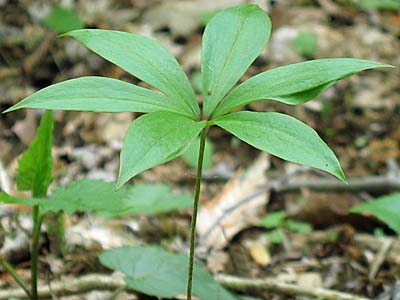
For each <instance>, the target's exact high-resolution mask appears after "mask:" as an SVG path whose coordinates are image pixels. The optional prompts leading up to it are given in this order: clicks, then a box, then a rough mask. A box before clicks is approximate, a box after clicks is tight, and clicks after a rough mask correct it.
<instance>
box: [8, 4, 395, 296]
mask: <svg viewBox="0 0 400 300" xmlns="http://www.w3.org/2000/svg"><path fill="white" fill-rule="evenodd" d="M270 32H271V22H270V19H269V17H268V15H267V14H266V13H265V12H264V11H263V10H261V9H260V8H259V7H258V6H256V5H240V6H237V7H233V8H229V9H226V10H223V11H220V12H218V13H217V14H216V15H215V16H214V17H213V18H212V19H211V20H210V21H209V22H208V24H207V26H206V28H205V32H204V35H203V42H202V89H203V105H202V107H201V108H200V107H199V105H198V103H197V100H196V97H195V94H194V92H193V89H192V87H191V85H190V83H189V80H188V78H187V77H186V75H185V73H184V72H183V71H182V69H181V68H180V66H179V64H178V63H177V61H176V60H175V58H174V57H172V56H171V55H170V54H169V53H168V51H167V50H166V49H165V48H164V47H162V46H160V45H159V44H158V43H156V42H155V41H153V40H151V39H149V38H147V37H144V36H140V35H137V34H131V33H127V32H120V31H112V30H99V29H82V30H75V31H71V32H69V33H66V34H65V35H64V36H70V37H73V38H75V39H77V40H79V41H80V42H82V43H83V44H84V45H85V46H87V47H88V48H89V49H91V50H92V51H94V52H95V53H97V54H99V55H100V56H102V57H103V58H105V59H107V60H109V61H110V62H112V63H114V64H116V65H117V66H119V67H121V68H122V69H124V70H125V71H127V72H128V73H130V74H132V75H133V76H135V77H137V78H139V79H140V80H142V81H144V82H146V83H148V84H149V85H150V86H152V87H154V88H155V89H156V90H157V91H154V90H151V89H147V88H143V87H139V86H136V85H133V84H130V83H126V82H122V81H119V80H116V79H111V78H104V77H96V76H88V77H81V78H76V79H71V80H67V81H64V82H60V83H57V84H54V85H52V86H49V87H47V88H45V89H42V90H40V91H38V92H36V93H34V94H33V95H31V96H29V97H27V98H25V99H24V100H22V101H21V102H19V103H18V104H16V105H14V106H13V107H11V108H9V109H8V110H7V111H6V112H10V111H14V110H17V109H21V108H41V109H49V110H54V109H64V110H80V111H94V112H141V113H146V114H144V115H142V116H140V117H139V118H137V119H136V120H135V121H134V122H133V123H132V125H131V126H130V127H129V129H128V131H127V133H126V136H125V139H124V142H123V146H122V151H121V156H120V157H121V159H120V161H121V163H120V171H119V177H118V182H117V185H116V186H117V188H121V187H122V186H123V185H124V184H125V183H126V182H127V181H129V180H130V179H131V178H132V177H134V176H136V175H137V174H139V173H141V172H143V171H144V170H147V169H149V168H152V167H154V166H156V165H158V164H161V163H165V162H167V161H170V160H172V159H174V158H176V157H178V156H180V155H181V154H183V153H184V152H185V150H186V149H187V147H188V146H189V145H190V144H191V143H192V142H193V141H194V140H195V139H196V138H197V137H198V136H199V135H200V143H199V144H200V145H199V156H198V167H197V178H196V186H195V197H194V205H193V217H192V224H191V238H190V255H189V272H188V284H187V299H188V300H190V299H192V272H193V263H194V245H195V227H196V217H197V210H198V200H199V195H200V184H201V178H202V166H203V158H204V148H205V140H206V135H207V130H208V129H209V128H210V127H211V126H219V127H221V128H223V129H225V130H227V131H228V132H230V133H232V134H233V135H235V136H236V137H237V138H239V139H241V140H243V141H245V142H246V143H248V144H250V145H252V146H254V147H255V148H257V149H260V150H262V151H266V152H269V153H271V154H273V155H275V156H278V157H280V158H282V159H285V160H288V161H291V162H295V163H298V164H304V165H308V166H311V167H315V168H319V169H321V170H324V171H326V172H329V173H331V174H333V175H334V176H336V177H337V178H339V179H340V180H342V181H346V178H345V175H344V173H343V170H342V168H341V166H340V164H339V161H338V159H337V158H336V156H335V154H334V153H333V151H332V150H331V149H330V148H329V147H328V146H327V145H326V144H325V142H324V141H323V140H322V139H321V138H320V137H319V136H318V134H317V133H316V132H315V131H314V130H313V129H312V128H310V127H309V126H307V125H306V124H304V123H302V122H301V121H299V120H297V119H295V118H293V117H290V116H287V115H285V114H281V113H275V112H250V111H240V112H234V111H236V110H237V109H238V108H240V107H243V106H244V105H246V104H249V103H252V102H255V101H260V100H276V101H280V102H283V103H286V104H290V105H296V104H302V103H305V102H307V101H309V100H311V99H313V98H315V97H316V96H317V95H319V94H320V93H321V92H322V91H324V90H325V89H326V88H328V87H330V86H331V85H333V84H334V83H335V82H336V81H338V80H340V79H342V78H345V77H348V76H351V75H353V74H355V73H357V72H360V71H363V70H367V69H373V68H378V67H391V66H390V65H386V64H380V63H376V62H371V61H367V60H361V59H352V58H331V59H319V60H311V61H307V62H302V63H297V64H292V65H288V66H283V67H279V68H276V69H272V70H268V71H265V72H262V73H260V74H257V75H256V76H254V77H252V78H250V79H248V80H246V81H245V82H243V83H241V84H240V85H238V86H235V84H236V83H237V82H238V80H239V79H240V78H241V76H242V75H243V74H244V72H245V71H246V70H247V68H248V67H249V66H250V65H251V63H252V62H253V61H254V60H255V59H256V57H257V56H258V55H259V54H260V52H261V51H262V50H263V49H264V47H265V44H266V43H267V41H268V39H269V36H270Z"/></svg>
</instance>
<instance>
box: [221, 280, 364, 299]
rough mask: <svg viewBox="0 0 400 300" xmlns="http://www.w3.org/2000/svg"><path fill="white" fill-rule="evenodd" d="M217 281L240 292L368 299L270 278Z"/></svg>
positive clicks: (319, 297)
mask: <svg viewBox="0 0 400 300" xmlns="http://www.w3.org/2000/svg"><path fill="white" fill-rule="evenodd" d="M217 280H218V282H219V283H221V284H222V285H223V286H225V287H227V288H229V289H232V290H236V291H240V292H251V293H254V292H256V291H259V292H274V293H279V294H285V295H296V296H307V297H312V298H318V299H321V300H368V298H364V297H361V296H358V295H353V294H347V293H342V292H338V291H334V290H328V289H323V288H315V287H306V286H300V285H296V284H292V283H284V282H280V281H277V280H276V279H270V278H264V279H252V278H240V277H236V276H231V275H219V276H218V277H217Z"/></svg>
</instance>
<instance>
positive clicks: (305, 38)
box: [293, 32, 317, 59]
mask: <svg viewBox="0 0 400 300" xmlns="http://www.w3.org/2000/svg"><path fill="white" fill-rule="evenodd" d="M293 46H294V47H295V49H296V50H297V51H298V53H299V54H300V55H302V56H304V57H305V58H307V59H311V58H314V57H315V53H316V52H317V37H316V36H315V34H312V33H309V32H299V35H298V36H297V37H296V39H295V40H294V41H293Z"/></svg>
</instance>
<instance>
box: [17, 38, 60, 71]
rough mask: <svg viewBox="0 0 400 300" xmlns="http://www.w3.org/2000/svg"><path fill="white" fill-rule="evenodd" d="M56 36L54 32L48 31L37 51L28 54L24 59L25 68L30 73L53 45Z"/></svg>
mask: <svg viewBox="0 0 400 300" xmlns="http://www.w3.org/2000/svg"><path fill="white" fill-rule="evenodd" d="M55 38H56V36H55V34H54V33H47V34H46V35H45V36H44V38H43V40H42V41H41V43H40V45H39V47H37V48H36V50H35V52H33V53H31V54H30V55H28V56H27V57H26V59H25V61H24V65H23V70H24V71H25V72H26V73H27V74H30V73H31V72H32V71H33V70H34V68H35V67H36V66H37V64H38V63H40V61H41V60H42V58H43V57H44V56H45V55H46V54H47V52H48V51H49V49H50V47H51V45H52V44H53V42H54V40H55Z"/></svg>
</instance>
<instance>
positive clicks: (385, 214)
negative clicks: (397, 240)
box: [351, 193, 400, 236]
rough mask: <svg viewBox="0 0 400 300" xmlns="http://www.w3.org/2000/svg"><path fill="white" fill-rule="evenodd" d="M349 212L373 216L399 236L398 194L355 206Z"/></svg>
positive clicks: (399, 206)
mask: <svg viewBox="0 0 400 300" xmlns="http://www.w3.org/2000/svg"><path fill="white" fill-rule="evenodd" d="M351 212H353V213H358V214H367V215H368V214H369V215H373V216H375V217H377V218H378V219H379V220H381V221H382V222H384V223H386V224H387V225H388V226H389V227H390V228H391V229H393V230H394V231H395V232H396V234H397V235H398V236H400V193H393V194H389V195H385V196H381V197H378V198H376V199H374V200H371V201H368V202H366V203H363V204H360V205H357V206H355V207H353V208H352V209H351Z"/></svg>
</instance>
